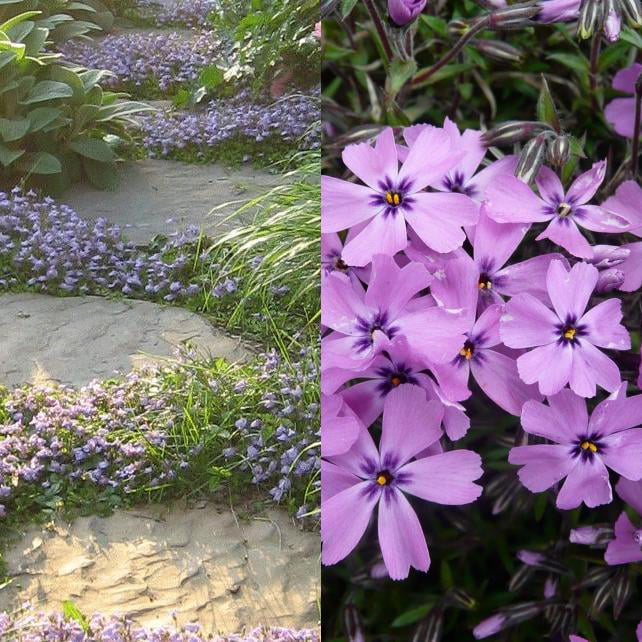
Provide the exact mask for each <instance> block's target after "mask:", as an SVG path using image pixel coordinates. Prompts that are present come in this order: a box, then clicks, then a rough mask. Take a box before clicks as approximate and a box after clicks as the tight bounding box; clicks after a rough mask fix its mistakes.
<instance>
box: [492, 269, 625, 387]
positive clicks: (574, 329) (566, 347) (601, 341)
mask: <svg viewBox="0 0 642 642" xmlns="http://www.w3.org/2000/svg"><path fill="white" fill-rule="evenodd" d="M597 280H598V271H597V269H596V268H595V267H594V266H592V265H589V264H588V263H576V264H575V265H574V266H573V267H572V269H571V270H570V271H567V270H566V268H565V267H564V265H563V264H562V262H561V261H551V264H550V266H549V268H548V272H547V275H546V287H547V289H548V294H549V297H550V299H551V301H552V303H553V308H554V310H551V309H550V308H548V307H546V306H545V305H544V304H543V303H542V302H541V301H539V300H538V299H536V298H535V297H534V296H532V295H530V294H518V295H517V296H514V297H513V298H512V299H511V300H510V301H509V302H508V303H507V304H506V307H505V313H504V315H503V316H502V318H501V324H500V329H499V333H500V336H501V339H502V341H503V342H504V344H505V345H507V346H508V347H511V348H517V349H521V348H534V349H533V350H530V351H529V352H526V353H525V354H523V355H521V356H520V357H518V358H517V369H518V371H519V376H520V377H521V379H522V381H524V382H525V383H529V384H530V383H535V382H537V383H539V390H540V392H541V393H542V394H543V395H552V394H555V393H556V392H558V391H559V390H561V389H562V388H563V387H564V386H565V385H566V384H567V383H568V384H569V385H570V387H571V389H572V390H574V391H575V392H576V393H577V394H578V395H580V396H582V397H594V396H595V388H596V385H599V386H600V387H602V388H604V389H605V390H608V391H609V392H613V391H615V390H617V388H618V387H619V385H620V371H619V369H618V367H617V365H616V364H615V362H614V361H612V360H611V359H610V358H609V357H607V356H606V355H605V354H604V353H603V352H602V351H601V350H598V347H599V348H608V349H612V350H628V349H630V347H631V339H630V337H629V333H628V332H627V330H626V328H625V327H624V326H623V325H622V324H621V323H620V321H621V320H622V310H621V301H620V300H619V299H607V300H606V301H602V303H599V304H598V305H596V306H595V307H594V308H591V309H590V310H588V312H587V311H586V307H587V305H588V302H589V298H590V296H591V293H592V292H593V290H594V288H595V285H596V284H597Z"/></svg>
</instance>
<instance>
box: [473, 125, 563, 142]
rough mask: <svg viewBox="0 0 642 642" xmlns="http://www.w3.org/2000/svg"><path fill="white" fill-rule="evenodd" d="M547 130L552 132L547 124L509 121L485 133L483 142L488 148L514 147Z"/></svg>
mask: <svg viewBox="0 0 642 642" xmlns="http://www.w3.org/2000/svg"><path fill="white" fill-rule="evenodd" d="M547 129H548V130H550V129H551V127H550V126H549V125H547V124H546V123H539V122H536V121H528V120H509V121H507V122H505V123H502V124H501V125H497V127H493V129H489V130H488V131H487V132H484V134H483V136H482V142H483V143H484V145H486V146H487V147H493V146H495V145H513V144H514V143H518V142H520V141H522V140H527V139H528V138H531V137H532V136H535V135H537V134H539V133H540V132H542V131H545V130H547Z"/></svg>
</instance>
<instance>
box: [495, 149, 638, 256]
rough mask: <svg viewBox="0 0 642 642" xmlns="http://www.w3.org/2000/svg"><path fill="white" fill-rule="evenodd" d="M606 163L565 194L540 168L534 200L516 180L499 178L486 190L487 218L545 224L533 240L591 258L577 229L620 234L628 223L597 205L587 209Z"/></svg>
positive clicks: (549, 172)
mask: <svg viewBox="0 0 642 642" xmlns="http://www.w3.org/2000/svg"><path fill="white" fill-rule="evenodd" d="M605 172H606V161H600V162H599V163H595V164H594V165H593V167H592V168H591V169H590V170H589V171H587V172H584V173H583V174H581V175H580V176H578V177H577V178H576V179H575V180H574V181H573V183H572V185H571V186H570V188H569V189H568V191H567V192H565V191H564V187H563V186H562V184H561V183H560V180H559V178H557V176H556V175H555V173H554V172H553V171H552V170H550V169H549V168H548V167H542V169H541V170H540V172H539V174H538V176H537V179H536V182H537V186H538V189H539V194H540V195H539V196H537V195H536V194H535V193H534V192H533V191H532V190H531V188H530V187H529V186H528V185H527V184H526V183H524V182H523V181H521V180H520V179H519V178H516V177H515V176H507V175H501V176H499V177H497V178H496V179H495V181H493V183H492V184H491V185H490V186H489V187H488V188H487V190H486V195H487V196H488V199H489V203H488V215H489V216H490V217H491V218H493V219H494V220H496V221H497V222H498V223H548V225H547V227H546V229H545V230H544V231H543V232H541V234H540V235H539V236H538V237H537V238H536V240H538V241H540V240H542V239H550V240H551V241H553V242H554V243H557V244H558V245H560V246H562V247H563V248H564V249H565V250H567V251H568V252H570V253H571V254H573V255H575V256H578V257H580V258H588V259H590V258H592V257H593V249H592V248H591V246H590V245H589V242H588V241H587V240H586V239H585V238H584V236H583V235H582V234H581V232H580V231H579V229H578V226H580V227H584V228H586V229H587V230H591V231H593V232H605V233H609V232H610V233H616V232H623V231H624V230H625V229H626V228H627V227H628V221H627V220H626V219H624V218H622V217H621V216H618V215H617V214H614V213H613V212H610V211H608V210H606V209H604V208H603V207H599V206H597V205H589V204H588V202H589V201H590V200H591V198H593V196H594V195H595V192H596V191H597V190H598V188H599V186H600V185H601V184H602V181H603V180H604V175H605Z"/></svg>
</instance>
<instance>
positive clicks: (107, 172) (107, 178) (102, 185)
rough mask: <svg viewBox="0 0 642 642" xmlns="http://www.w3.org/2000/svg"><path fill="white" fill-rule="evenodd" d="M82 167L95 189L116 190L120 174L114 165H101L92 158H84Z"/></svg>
mask: <svg viewBox="0 0 642 642" xmlns="http://www.w3.org/2000/svg"><path fill="white" fill-rule="evenodd" d="M82 166H83V168H84V170H85V173H86V174H87V178H88V179H89V181H90V182H91V184H92V185H93V186H94V187H97V188H98V189H115V188H116V186H117V185H118V173H117V172H116V166H115V165H114V163H100V162H98V161H95V160H93V159H91V158H83V161H82Z"/></svg>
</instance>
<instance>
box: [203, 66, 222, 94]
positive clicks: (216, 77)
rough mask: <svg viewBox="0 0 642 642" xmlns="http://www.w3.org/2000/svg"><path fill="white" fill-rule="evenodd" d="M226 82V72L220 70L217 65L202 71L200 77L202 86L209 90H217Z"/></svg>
mask: <svg viewBox="0 0 642 642" xmlns="http://www.w3.org/2000/svg"><path fill="white" fill-rule="evenodd" d="M223 80H224V72H223V70H222V69H219V68H218V67H217V66H216V65H209V67H205V68H204V69H203V71H201V75H200V76H199V81H200V84H201V85H203V86H204V87H207V88H208V89H215V88H216V87H218V86H219V85H220V84H221V83H222V82H223Z"/></svg>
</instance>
